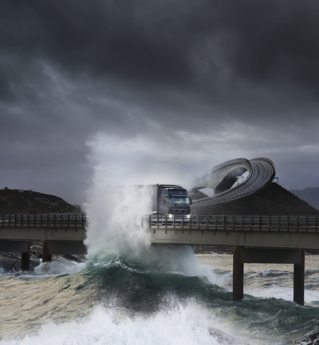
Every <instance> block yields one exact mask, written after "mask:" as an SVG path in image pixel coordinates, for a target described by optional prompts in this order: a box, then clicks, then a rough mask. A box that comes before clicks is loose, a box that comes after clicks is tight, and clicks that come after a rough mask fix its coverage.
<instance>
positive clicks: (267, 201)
mask: <svg viewBox="0 0 319 345" xmlns="http://www.w3.org/2000/svg"><path fill="white" fill-rule="evenodd" d="M190 196H192V197H193V199H194V200H196V199H198V198H202V197H203V194H202V193H200V192H199V191H198V190H193V191H190ZM191 212H192V214H216V215H219V214H221V215H265V216H267V215H273V216H275V215H286V216H290V215H291V216H292V215H300V216H307V215H319V210H317V209H315V208H314V207H312V206H310V205H309V204H307V203H306V202H305V201H303V200H301V199H299V198H298V197H297V196H296V195H294V194H292V193H291V192H289V191H288V190H286V189H285V188H283V187H281V186H280V185H279V184H277V183H271V184H269V185H268V186H266V187H264V188H263V189H261V190H260V191H258V192H256V193H254V194H252V195H249V196H247V197H245V198H242V199H238V200H234V201H231V202H228V203H222V204H216V205H211V206H197V205H193V206H192V211H191Z"/></svg>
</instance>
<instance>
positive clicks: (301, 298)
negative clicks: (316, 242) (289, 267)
mask: <svg viewBox="0 0 319 345" xmlns="http://www.w3.org/2000/svg"><path fill="white" fill-rule="evenodd" d="M300 259H301V260H300V261H301V262H300V264H298V263H297V264H294V302H295V303H297V304H299V305H304V302H305V251H304V250H302V251H301V258H300Z"/></svg>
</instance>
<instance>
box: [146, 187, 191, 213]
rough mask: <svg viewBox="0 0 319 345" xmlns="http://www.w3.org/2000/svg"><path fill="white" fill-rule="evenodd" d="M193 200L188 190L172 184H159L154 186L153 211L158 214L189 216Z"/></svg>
mask: <svg viewBox="0 0 319 345" xmlns="http://www.w3.org/2000/svg"><path fill="white" fill-rule="evenodd" d="M191 204H192V198H190V197H189V196H188V193H187V189H185V188H183V187H181V186H178V185H171V184H157V185H154V186H153V193H152V208H153V209H152V211H153V213H156V214H161V215H168V216H169V217H172V216H173V215H181V216H182V215H189V214H190V205H191Z"/></svg>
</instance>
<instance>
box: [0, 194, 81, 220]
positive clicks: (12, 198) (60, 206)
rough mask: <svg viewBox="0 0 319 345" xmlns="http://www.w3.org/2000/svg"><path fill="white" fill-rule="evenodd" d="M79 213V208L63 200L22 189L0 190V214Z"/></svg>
mask: <svg viewBox="0 0 319 345" xmlns="http://www.w3.org/2000/svg"><path fill="white" fill-rule="evenodd" d="M73 212H81V207H80V206H77V205H71V204H69V203H67V202H66V201H64V200H63V199H61V198H59V197H57V196H54V195H50V194H43V193H38V192H34V191H32V190H22V189H8V188H4V189H0V213H1V214H28V213H29V214H45V213H73Z"/></svg>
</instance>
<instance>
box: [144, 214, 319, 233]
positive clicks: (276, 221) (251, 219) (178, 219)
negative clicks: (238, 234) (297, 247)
mask: <svg viewBox="0 0 319 345" xmlns="http://www.w3.org/2000/svg"><path fill="white" fill-rule="evenodd" d="M142 225H143V226H144V227H148V228H150V229H154V230H155V229H163V228H165V229H167V228H169V229H171V228H173V229H188V230H192V229H194V230H203V231H204V230H219V231H222V230H226V231H273V232H275V231H279V232H290V231H291V232H312V233H313V232H315V233H318V232H319V216H247V215H246V216H245V215H234V216H228V215H213V216H212V215H196V216H195V215H191V216H181V215H175V216H171V217H169V216H168V215H165V216H164V215H157V214H153V215H149V216H144V217H143V219H142Z"/></svg>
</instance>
